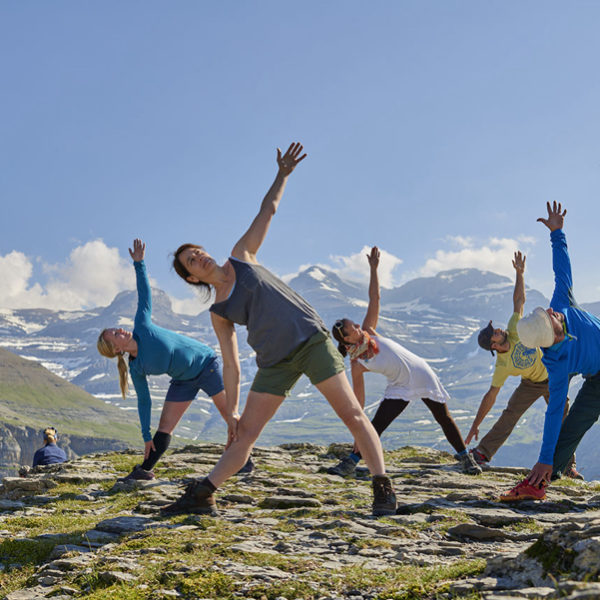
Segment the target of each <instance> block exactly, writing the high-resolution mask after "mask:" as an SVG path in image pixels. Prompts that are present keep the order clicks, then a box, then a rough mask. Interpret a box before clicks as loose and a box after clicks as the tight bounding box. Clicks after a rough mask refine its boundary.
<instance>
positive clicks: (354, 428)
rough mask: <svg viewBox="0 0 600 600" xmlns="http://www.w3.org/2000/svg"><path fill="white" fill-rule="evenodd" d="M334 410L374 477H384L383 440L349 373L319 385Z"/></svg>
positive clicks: (335, 376)
mask: <svg viewBox="0 0 600 600" xmlns="http://www.w3.org/2000/svg"><path fill="white" fill-rule="evenodd" d="M316 387H317V389H318V390H319V391H320V392H321V393H322V394H323V396H325V398H327V401H328V402H329V404H331V406H332V408H333V410H335V412H336V413H337V415H338V416H339V417H340V419H342V421H343V422H344V424H345V425H346V427H348V429H349V430H350V432H351V433H352V435H353V436H354V439H355V440H356V444H357V445H358V447H359V448H360V451H361V454H362V456H363V458H364V459H365V462H366V463H367V466H368V467H369V471H371V474H372V475H384V474H385V463H384V460H383V450H382V448H381V441H380V440H379V436H378V435H377V432H376V431H375V428H374V427H373V425H371V421H369V418H368V417H367V415H366V414H365V413H364V411H363V409H362V408H361V407H360V404H359V403H358V400H357V399H356V396H355V395H354V392H353V391H352V388H351V387H350V383H349V381H348V378H347V377H346V373H338V374H337V375H334V376H333V377H330V378H329V379H326V380H325V381H322V382H321V383H319V384H317V386H316Z"/></svg>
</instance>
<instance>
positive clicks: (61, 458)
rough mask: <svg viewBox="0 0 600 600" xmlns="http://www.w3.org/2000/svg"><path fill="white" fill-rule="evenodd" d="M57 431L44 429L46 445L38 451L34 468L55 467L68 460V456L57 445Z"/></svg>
mask: <svg viewBox="0 0 600 600" xmlns="http://www.w3.org/2000/svg"><path fill="white" fill-rule="evenodd" d="M56 439H57V434H56V429H54V427H47V428H46V429H44V445H43V446H42V447H41V448H39V449H38V450H36V452H35V454H34V455H33V466H34V467H37V466H38V465H53V464H56V463H62V462H65V461H66V460H67V455H66V454H65V451H64V450H63V449H62V448H59V447H58V446H57V445H56Z"/></svg>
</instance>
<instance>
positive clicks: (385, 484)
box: [373, 475, 398, 517]
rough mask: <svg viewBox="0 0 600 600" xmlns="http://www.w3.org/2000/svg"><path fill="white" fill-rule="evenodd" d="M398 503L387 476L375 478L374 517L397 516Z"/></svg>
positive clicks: (375, 476) (376, 476)
mask: <svg viewBox="0 0 600 600" xmlns="http://www.w3.org/2000/svg"><path fill="white" fill-rule="evenodd" d="M397 506H398V503H397V502H396V494H394V488H393V487H392V482H391V481H390V478H389V477H388V476H387V475H374V476H373V516H374V517H381V516H383V515H395V514H396V508H397Z"/></svg>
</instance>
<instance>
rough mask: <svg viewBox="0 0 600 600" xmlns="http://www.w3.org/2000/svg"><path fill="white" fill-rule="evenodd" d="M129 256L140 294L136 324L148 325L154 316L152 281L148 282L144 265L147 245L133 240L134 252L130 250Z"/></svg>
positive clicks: (138, 240)
mask: <svg viewBox="0 0 600 600" xmlns="http://www.w3.org/2000/svg"><path fill="white" fill-rule="evenodd" d="M129 256H131V259H132V260H133V266H134V268H135V280H136V287H137V294H138V305H137V311H136V313H135V324H136V325H148V324H149V323H150V319H151V315H152V290H151V288H150V281H149V280H148V273H146V265H145V264H144V257H145V256H146V244H144V242H142V240H140V239H138V238H136V239H135V240H133V250H132V249H131V248H129Z"/></svg>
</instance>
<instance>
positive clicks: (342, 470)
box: [327, 456, 356, 477]
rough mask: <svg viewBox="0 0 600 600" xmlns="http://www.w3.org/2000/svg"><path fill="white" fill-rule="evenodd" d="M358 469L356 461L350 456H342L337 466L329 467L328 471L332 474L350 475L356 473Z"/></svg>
mask: <svg viewBox="0 0 600 600" xmlns="http://www.w3.org/2000/svg"><path fill="white" fill-rule="evenodd" d="M355 471H356V463H355V462H354V461H353V460H352V459H351V458H350V457H349V456H346V458H342V460H340V462H339V463H338V464H337V465H335V467H329V469H327V472H328V473H329V474H330V475H339V476H340V477H348V476H349V475H354V472H355Z"/></svg>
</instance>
